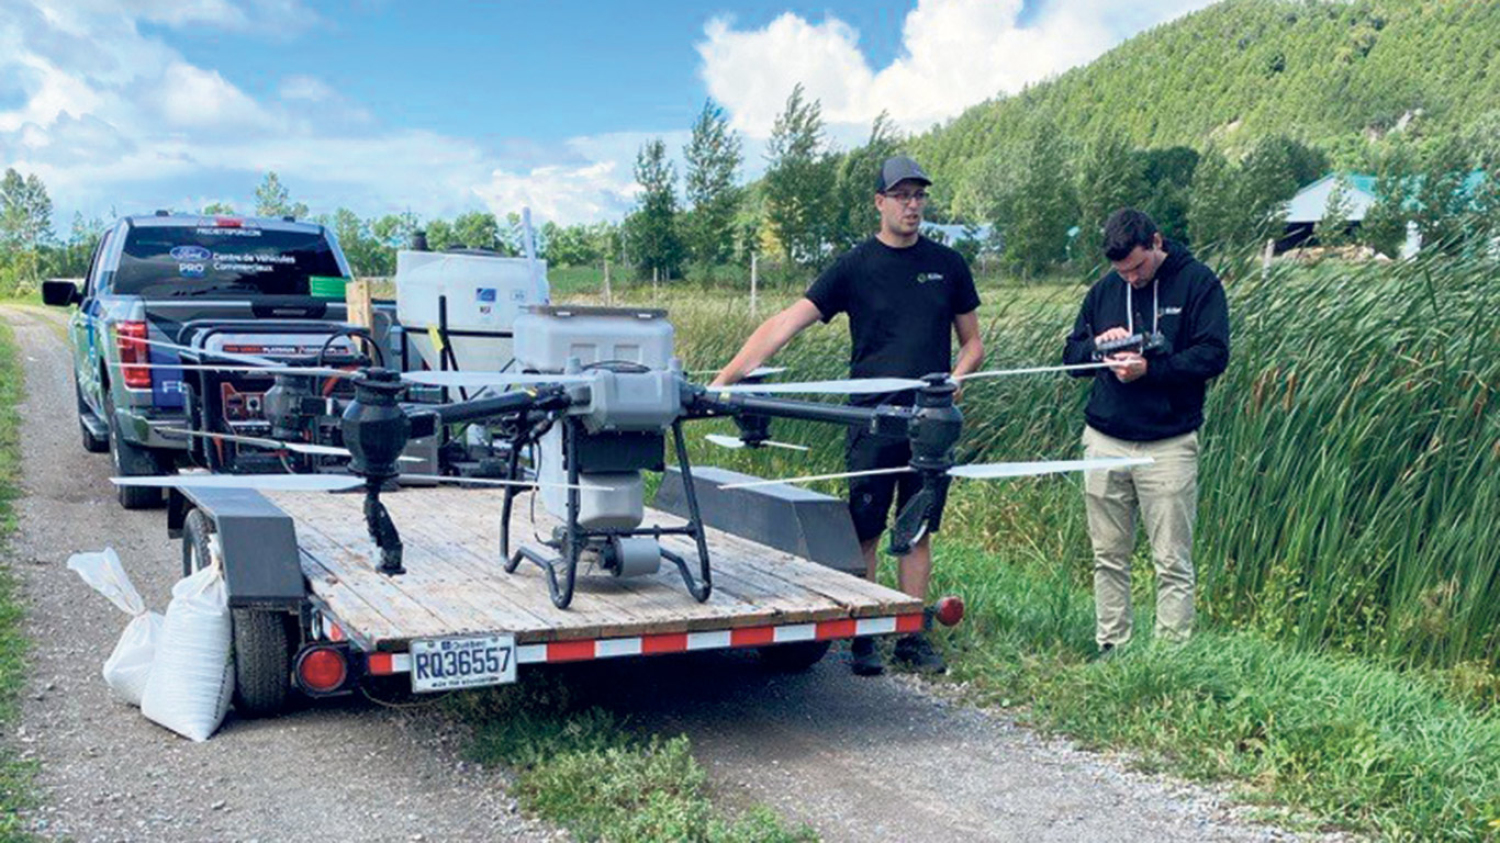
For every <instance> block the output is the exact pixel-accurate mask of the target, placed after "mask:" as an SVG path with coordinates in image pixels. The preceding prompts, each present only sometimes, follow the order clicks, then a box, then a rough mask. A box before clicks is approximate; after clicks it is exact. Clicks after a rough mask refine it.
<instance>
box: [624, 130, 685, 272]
mask: <svg viewBox="0 0 1500 843" xmlns="http://www.w3.org/2000/svg"><path fill="white" fill-rule="evenodd" d="M635 180H636V182H637V183H638V184H639V185H640V186H641V188H642V189H641V195H640V199H639V204H638V205H637V206H636V210H635V212H634V213H632V214H631V215H630V216H629V217H628V218H627V219H626V226H627V228H628V230H629V232H630V237H629V240H630V252H631V258H632V259H633V260H634V261H635V265H636V268H637V269H638V270H639V271H640V272H641V273H642V274H643V275H649V274H651V272H652V270H657V271H659V272H660V273H661V275H662V276H663V277H665V278H671V277H672V276H673V275H674V274H677V273H678V272H679V271H680V270H681V267H682V260H683V257H684V251H685V250H684V249H683V245H682V239H681V236H680V235H679V233H678V230H677V222H678V220H677V168H676V167H675V166H673V164H672V162H671V161H668V160H667V145H666V143H665V142H664V141H662V139H661V138H656V139H654V140H649V141H647V142H646V143H645V144H644V145H642V146H641V149H640V152H639V153H638V154H637V155H636V159H635Z"/></svg>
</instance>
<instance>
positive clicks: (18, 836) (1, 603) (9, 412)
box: [0, 321, 34, 840]
mask: <svg viewBox="0 0 1500 843" xmlns="http://www.w3.org/2000/svg"><path fill="white" fill-rule="evenodd" d="M24 383H25V380H24V376H23V373H22V371H21V365H20V354H19V353H18V350H17V348H16V343H15V335H14V334H13V333H12V332H11V329H10V326H9V325H6V324H4V322H3V321H0V558H5V557H4V556H3V553H4V550H5V546H6V545H7V544H8V542H9V539H10V536H11V534H12V533H14V532H15V529H16V520H15V510H14V502H15V499H16V497H17V496H18V495H19V494H20V490H19V485H20V474H21V423H20V416H19V414H18V413H17V412H16V405H17V404H19V403H20V402H21V399H22V397H23V389H24ZM23 617H24V615H23V611H22V606H21V603H20V599H19V598H18V597H17V594H16V582H15V578H14V576H13V575H12V574H11V571H10V567H9V565H8V564H3V565H0V724H4V725H5V726H7V727H8V726H9V725H10V724H12V723H14V722H15V720H16V716H17V707H16V698H17V696H18V694H19V692H20V690H21V688H23V687H25V684H26V661H25V659H26V639H25V637H24V636H23V635H22V631H21V624H22V620H23ZM31 772H32V765H30V764H27V763H25V762H22V761H20V760H19V757H18V756H17V754H16V751H15V747H14V746H13V745H12V744H11V743H10V742H9V741H5V742H0V840H29V839H32V838H31V836H30V835H29V834H27V833H26V832H25V830H24V829H25V824H24V822H23V820H22V818H21V816H20V814H19V812H20V811H21V810H22V809H24V808H26V807H28V806H30V805H32V804H34V796H33V792H32V784H31Z"/></svg>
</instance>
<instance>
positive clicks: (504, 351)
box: [396, 249, 550, 372]
mask: <svg viewBox="0 0 1500 843" xmlns="http://www.w3.org/2000/svg"><path fill="white" fill-rule="evenodd" d="M444 300H446V305H447V311H448V320H447V329H448V343H449V347H451V348H452V349H453V355H454V357H455V358H456V359H457V361H458V368H459V369H462V370H464V371H473V372H483V371H490V372H494V371H498V370H500V369H501V368H503V367H504V366H505V365H506V364H507V363H509V362H510V361H511V357H512V343H511V336H512V334H511V331H512V327H513V325H514V323H515V321H516V316H517V315H519V314H520V313H521V308H523V307H529V306H531V305H538V304H546V303H547V302H548V301H549V300H550V296H549V294H548V289H547V262H546V261H534V262H533V261H529V260H527V259H526V258H506V257H500V256H498V255H493V254H485V253H479V252H414V251H408V250H405V249H402V250H400V251H398V252H397V253H396V316H397V318H399V319H400V320H401V324H402V325H403V326H405V329H406V336H407V339H408V341H409V342H411V344H412V346H413V347H414V348H415V349H416V350H417V353H418V354H420V355H421V356H422V359H423V360H425V361H426V362H427V365H428V367H429V368H432V369H441V368H442V364H441V361H440V360H439V355H438V348H437V347H436V346H435V345H434V344H433V341H432V335H433V333H434V332H435V329H436V328H437V327H438V326H439V325H440V324H441V321H442V320H441V318H440V310H441V305H440V302H442V301H444Z"/></svg>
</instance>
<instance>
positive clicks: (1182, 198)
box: [1135, 146, 1198, 242]
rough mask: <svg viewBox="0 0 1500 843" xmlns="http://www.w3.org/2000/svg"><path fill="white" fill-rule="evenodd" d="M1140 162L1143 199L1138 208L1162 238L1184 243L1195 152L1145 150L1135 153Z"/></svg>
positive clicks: (1188, 150) (1188, 148)
mask: <svg viewBox="0 0 1500 843" xmlns="http://www.w3.org/2000/svg"><path fill="white" fill-rule="evenodd" d="M1135 155H1136V157H1137V158H1138V159H1139V160H1140V164H1141V176H1142V179H1143V180H1144V185H1143V187H1144V189H1145V191H1146V194H1145V197H1144V198H1143V199H1142V200H1141V203H1140V205H1139V206H1138V207H1139V208H1140V209H1141V210H1142V211H1145V212H1146V213H1148V214H1150V215H1151V219H1153V220H1156V227H1157V228H1158V229H1160V230H1161V233H1162V236H1164V237H1172V238H1175V239H1177V240H1182V241H1184V242H1186V241H1187V240H1188V207H1189V206H1190V204H1191V202H1192V195H1193V172H1194V171H1195V170H1197V169H1198V152H1197V150H1194V149H1192V148H1191V147H1186V146H1173V147H1169V148H1167V149H1147V150H1140V151H1138V152H1136V153H1135Z"/></svg>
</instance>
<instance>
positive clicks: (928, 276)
mask: <svg viewBox="0 0 1500 843" xmlns="http://www.w3.org/2000/svg"><path fill="white" fill-rule="evenodd" d="M941 280H943V273H941V272H918V273H917V283H918V284H926V283H927V282H928V281H941Z"/></svg>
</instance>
